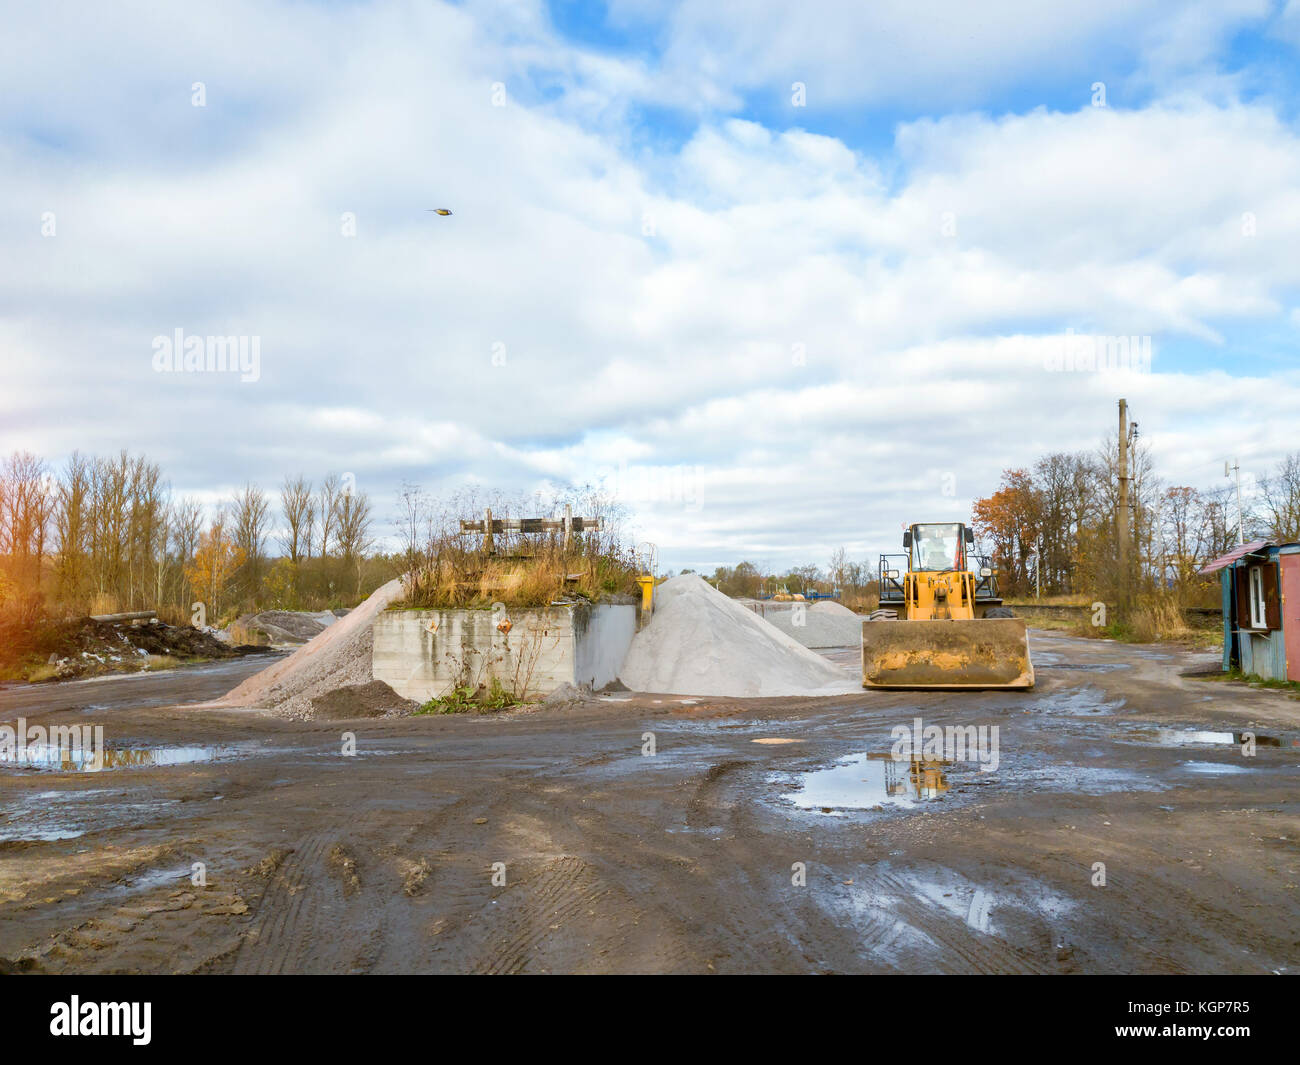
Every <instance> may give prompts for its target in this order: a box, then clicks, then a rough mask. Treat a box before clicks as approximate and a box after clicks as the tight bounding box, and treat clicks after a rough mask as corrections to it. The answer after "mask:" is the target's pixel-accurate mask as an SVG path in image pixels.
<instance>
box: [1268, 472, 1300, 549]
mask: <svg viewBox="0 0 1300 1065" xmlns="http://www.w3.org/2000/svg"><path fill="white" fill-rule="evenodd" d="M1260 489H1261V490H1262V493H1263V503H1264V511H1265V514H1264V517H1265V520H1266V521H1267V522H1268V525H1269V529H1268V534H1269V536H1270V537H1271V538H1272V539H1274V540H1276V541H1278V542H1279V543H1286V542H1288V541H1292V540H1300V451H1293V452H1292V453H1291V454H1289V455H1287V456H1286V457H1285V458H1284V459H1282V461H1281V462H1279V463H1278V464H1277V469H1276V470H1275V471H1274V472H1273V473H1272V474H1271V475H1270V476H1268V477H1265V478H1263V479H1261V481H1260Z"/></svg>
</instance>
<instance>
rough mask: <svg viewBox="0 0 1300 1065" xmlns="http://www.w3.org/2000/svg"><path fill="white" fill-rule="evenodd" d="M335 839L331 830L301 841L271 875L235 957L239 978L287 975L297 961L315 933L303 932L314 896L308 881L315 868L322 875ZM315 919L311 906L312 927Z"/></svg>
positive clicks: (314, 834)
mask: <svg viewBox="0 0 1300 1065" xmlns="http://www.w3.org/2000/svg"><path fill="white" fill-rule="evenodd" d="M332 837H333V833H332V832H330V831H328V830H325V831H318V832H314V833H310V834H308V835H307V836H304V837H302V838H301V839H299V840H298V841H297V844H296V845H295V846H294V847H293V848H292V849H290V850H289V852H288V853H287V854H286V855H285V856H284V858H283V859H282V860H281V861H280V862H279V863H278V865H277V867H276V868H275V870H274V871H273V872H272V873H271V876H270V881H269V884H268V886H267V889H266V891H265V892H264V893H263V894H262V897H261V899H259V900H258V903H257V911H256V913H257V916H256V919H255V920H254V923H253V927H252V928H251V929H250V930H249V931H248V932H247V933H246V934H245V937H244V943H243V946H241V947H240V950H239V953H238V955H236V957H235V961H234V965H233V968H232V971H233V972H234V973H235V974H236V975H258V976H273V975H276V974H278V973H283V972H285V971H286V965H287V964H288V963H289V961H290V959H291V958H293V959H294V960H296V959H297V955H298V954H299V952H300V948H301V946H302V945H303V941H304V938H306V937H309V936H310V935H311V932H312V931H313V929H312V928H311V927H307V928H305V929H303V928H300V924H301V921H302V918H303V904H304V903H305V902H307V901H308V899H309V896H310V895H311V894H313V893H312V892H311V891H310V889H309V880H310V879H314V878H315V877H314V874H316V873H317V870H316V869H315V868H314V867H315V866H317V865H320V866H321V867H322V869H321V870H320V871H321V872H323V865H324V855H325V848H326V846H327V845H328V843H329V841H330V840H331V839H332ZM312 901H315V900H312ZM314 916H315V913H314V907H311V906H309V907H308V909H307V917H308V925H309V926H310V925H311V924H312V923H313V921H314ZM288 971H289V972H295V971H297V970H296V968H291V969H289V970H288Z"/></svg>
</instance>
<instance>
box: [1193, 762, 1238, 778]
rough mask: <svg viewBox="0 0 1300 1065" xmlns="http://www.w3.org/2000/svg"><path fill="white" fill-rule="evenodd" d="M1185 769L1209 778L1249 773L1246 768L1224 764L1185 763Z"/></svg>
mask: <svg viewBox="0 0 1300 1065" xmlns="http://www.w3.org/2000/svg"><path fill="white" fill-rule="evenodd" d="M1183 769H1185V770H1186V771H1187V772H1189V773H1204V774H1206V775H1208V776H1227V775H1229V774H1230V773H1249V772H1250V770H1249V769H1247V768H1246V767H1245V766H1240V765H1227V764H1225V763H1223V762H1184V763H1183Z"/></svg>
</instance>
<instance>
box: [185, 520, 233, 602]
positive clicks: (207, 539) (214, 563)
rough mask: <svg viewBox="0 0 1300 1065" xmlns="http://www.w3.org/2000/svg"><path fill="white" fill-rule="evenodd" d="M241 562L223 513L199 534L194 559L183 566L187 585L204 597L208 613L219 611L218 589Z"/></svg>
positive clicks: (222, 586)
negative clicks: (188, 583)
mask: <svg viewBox="0 0 1300 1065" xmlns="http://www.w3.org/2000/svg"><path fill="white" fill-rule="evenodd" d="M243 564H244V552H243V550H242V549H241V548H239V547H236V546H235V542H234V539H233V538H232V537H231V535H230V531H229V530H228V529H227V528H226V518H225V515H224V514H223V515H221V516H220V517H218V518H217V519H216V520H215V521H214V522H213V523H212V527H211V528H210V529H209V530H208V531H207V532H205V533H202V534H200V536H199V544H198V548H197V549H196V550H195V552H194V559H193V561H192V562H190V564H189V565H188V566H186V567H185V577H186V579H187V580H188V581H189V582H190V585H191V586H192V587H193V588H194V589H195V591H197V592H198V593H199V594H201V595H205V596H206V597H207V604H206V606H207V613H208V617H210V618H213V619H216V618H217V617H218V616H219V615H220V613H221V596H222V593H223V592H224V591H225V589H226V585H227V584H229V583H230V579H231V578H232V577H233V576H234V575H235V573H236V571H237V570H238V569H239V567H240V566H242V565H243Z"/></svg>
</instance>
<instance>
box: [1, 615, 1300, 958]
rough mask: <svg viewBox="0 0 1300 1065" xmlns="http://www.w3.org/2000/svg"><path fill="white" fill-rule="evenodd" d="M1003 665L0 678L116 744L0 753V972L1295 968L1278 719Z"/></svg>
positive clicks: (1122, 650) (1237, 691)
mask: <svg viewBox="0 0 1300 1065" xmlns="http://www.w3.org/2000/svg"><path fill="white" fill-rule="evenodd" d="M1033 654H1034V660H1035V666H1036V669H1037V674H1038V687H1037V689H1035V690H1034V691H1033V692H1029V693H1019V694H1017V693H1006V692H1003V693H998V692H976V693H915V692H912V693H908V692H894V693H883V692H870V693H863V694H862V695H861V696H852V697H841V698H832V699H814V700H798V699H768V700H731V699H709V698H695V699H682V698H679V697H675V696H645V695H628V694H624V695H621V696H618V697H616V698H609V699H602V700H599V701H597V702H595V703H592V704H588V705H581V706H577V707H573V708H569V709H566V710H561V711H533V712H527V713H511V714H506V715H497V716H490V717H487V716H485V717H459V716H458V717H423V718H415V719H400V720H361V721H356V722H329V723H310V722H308V723H292V722H285V721H281V720H278V719H276V718H273V717H270V716H269V715H265V714H261V713H258V712H249V711H242V712H237V713H232V712H214V711H196V710H186V709H184V708H169V706H168V704H171V703H175V702H177V701H197V700H201V699H206V698H211V697H213V696H214V695H217V694H220V693H221V692H224V691H225V690H227V689H228V688H230V687H232V686H233V685H234V684H235V683H237V682H238V681H239V680H240V679H242V677H243V676H245V675H247V673H249V672H252V671H255V669H256V668H257V667H258V666H260V665H265V664H266V663H265V660H263V661H262V662H256V661H245V662H233V663H222V664H220V665H218V666H213V667H201V668H200V669H194V670H186V671H177V672H175V673H170V674H152V675H138V676H131V677H123V678H114V679H106V680H97V681H89V682H83V683H78V684H65V685H57V686H47V685H43V686H36V687H30V688H18V689H12V688H11V689H8V690H5V691H2V692H0V724H10V725H12V724H13V723H14V721H15V719H16V718H18V717H19V716H22V717H24V718H25V719H26V721H27V723H28V724H29V725H32V724H39V725H43V726H44V727H46V728H49V727H54V726H59V725H64V724H77V725H86V724H89V725H97V726H102V727H103V729H104V740H105V743H106V744H107V746H108V748H109V749H110V750H112V751H116V752H119V753H118V754H117V755H116V756H115V757H114V759H112V760H111V764H106V765H105V768H103V769H101V770H100V771H98V772H96V771H90V770H88V769H87V767H85V766H84V765H80V764H64V763H63V762H59V763H58V764H54V763H53V762H47V763H46V764H42V765H37V766H30V767H18V766H15V765H12V764H10V765H0V971H31V972H62V971H67V972H119V971H145V972H193V971H202V972H354V971H355V972H368V971H375V972H406V971H443V972H515V971H526V972H543V971H582V972H626V971H685V972H749V971H756V972H1029V973H1058V972H1059V973H1073V972H1243V973H1270V972H1290V971H1295V970H1296V968H1297V966H1300V847H1298V845H1297V841H1300V746H1297V745H1293V744H1295V743H1296V741H1300V702H1297V701H1296V700H1294V699H1291V698H1289V697H1288V696H1286V695H1285V694H1282V693H1277V692H1268V691H1253V690H1250V689H1246V688H1241V687H1237V686H1233V685H1226V684H1222V683H1214V682H1206V681H1198V680H1194V679H1189V678H1185V677H1182V676H1180V674H1181V673H1182V672H1185V671H1187V670H1189V669H1192V668H1197V667H1203V666H1204V665H1206V664H1208V663H1209V661H1210V659H1209V658H1208V657H1207V656H1205V655H1203V654H1202V655H1190V654H1187V653H1184V652H1181V651H1178V650H1176V649H1170V648H1158V649H1151V648H1143V649H1134V648H1129V647H1124V646H1122V645H1118V644H1114V643H1109V642H1103V641H1089V640H1080V639H1075V638H1071V637H1065V636H1061V635H1058V634H1049V633H1040V632H1035V633H1034V634H1033ZM832 657H834V658H837V659H842V660H844V662H845V663H846V665H850V666H851V665H852V664H853V663H854V662H855V660H856V659H855V654H854V652H846V653H843V654H835V655H832ZM918 718H919V719H920V721H919V722H918V721H917V719H918ZM932 726H938V727H939V728H940V730H947V735H949V736H950V735H954V730H955V729H956V728H957V727H960V728H961V730H962V731H961V733H960V736H961V738H962V739H963V740H969V744H968V745H967V746H966V747H965V748H964V749H961V750H957V749H945V748H944V746H943V745H944V743H946V742H948V740H947V739H946V736H944V737H940V738H939V739H938V740H937V741H936V742H938V743H939V747H938V749H933V750H926V749H925V742H926V735H927V734H926V729H927V727H932ZM967 726H973V727H974V730H975V731H969V732H968V731H966V727H967ZM981 727H983V729H984V731H983V733H980V732H979V731H978V730H979V729H980V728H981ZM994 727H996V729H997V733H996V744H995V745H994V744H993V742H992V741H993V738H994V733H993V728H994ZM896 730H898V731H896ZM349 734H350V735H349ZM902 735H907V736H908V737H909V740H908V742H909V743H913V744H914V746H916V747H917V748H919V749H916V750H904V751H901V752H900V751H899V750H897V745H898V744H900V743H901V742H902V740H901V738H900V737H901V736H902ZM1250 735H1253V736H1254V737H1255V740H1256V742H1255V747H1254V753H1253V754H1251V755H1247V754H1245V753H1243V744H1245V743H1246V742H1247V741H1248V739H1249V736H1250ZM981 738H982V740H983V743H982V744H981V743H980V742H979V741H980V740H981ZM353 743H355V754H354V755H349V754H348V753H347V752H348V751H350V750H351V749H352V744H353ZM651 751H653V753H649V752H651ZM895 755H898V756H897V757H895ZM954 755H955V756H954ZM200 873H201V874H202V875H201V876H200ZM1103 873H1104V886H1103V883H1102V876H1103ZM196 880H198V881H201V882H200V883H196V882H195V881H196Z"/></svg>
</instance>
